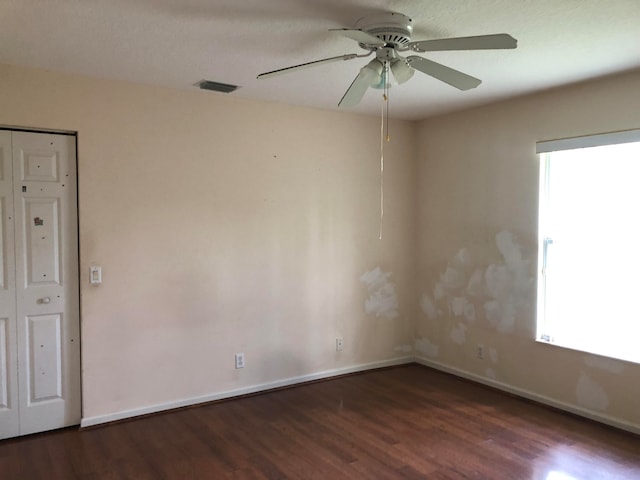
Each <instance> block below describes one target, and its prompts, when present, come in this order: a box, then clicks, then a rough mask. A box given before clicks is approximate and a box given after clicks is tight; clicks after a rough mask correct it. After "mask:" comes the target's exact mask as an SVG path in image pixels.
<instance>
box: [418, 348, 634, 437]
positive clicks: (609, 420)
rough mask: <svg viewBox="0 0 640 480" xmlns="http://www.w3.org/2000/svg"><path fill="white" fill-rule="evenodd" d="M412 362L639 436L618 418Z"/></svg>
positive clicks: (456, 370)
mask: <svg viewBox="0 0 640 480" xmlns="http://www.w3.org/2000/svg"><path fill="white" fill-rule="evenodd" d="M414 361H415V363H419V364H420V365H424V366H426V367H431V368H434V369H436V370H440V371H443V372H446V373H450V374H452V375H456V376H458V377H462V378H466V379H468V380H472V381H474V382H477V383H481V384H484V385H488V386H490V387H493V388H496V389H498V390H502V391H504V392H508V393H511V394H513V395H517V396H519V397H523V398H527V399H529V400H533V401H535V402H538V403H541V404H544V405H548V406H551V407H554V408H557V409H560V410H564V411H566V412H569V413H573V414H575V415H580V416H581V417H586V418H588V419H591V420H595V421H596V422H600V423H604V424H606V425H610V426H612V427H616V428H619V429H621V430H626V431H628V432H632V433H635V434H636V435H640V425H636V424H633V423H629V422H626V421H624V420H621V419H619V418H615V417H611V416H609V415H606V414H603V413H599V412H594V411H592V410H588V409H586V408H582V407H579V406H577V405H572V404H569V403H565V402H561V401H559V400H555V399H553V398H551V397H547V396H544V395H540V394H538V393H535V392H531V391H529V390H524V389H522V388H518V387H514V386H512V385H509V384H506V383H503V382H499V381H497V380H493V379H492V378H488V377H483V376H481V375H477V374H475V373H471V372H467V371H465V370H461V369H459V368H456V367H451V366H449V365H445V364H443V363H440V362H436V361H434V360H431V359H428V358H425V357H415V358H414Z"/></svg>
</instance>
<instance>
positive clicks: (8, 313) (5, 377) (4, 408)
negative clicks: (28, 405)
mask: <svg viewBox="0 0 640 480" xmlns="http://www.w3.org/2000/svg"><path fill="white" fill-rule="evenodd" d="M11 152H12V150H11V132H8V131H4V130H0V439H1V438H9V437H15V436H16V435H18V434H19V433H20V427H19V409H18V353H17V347H18V345H17V341H16V287H15V257H14V231H13V225H14V218H13V174H12V171H13V169H12V153H11Z"/></svg>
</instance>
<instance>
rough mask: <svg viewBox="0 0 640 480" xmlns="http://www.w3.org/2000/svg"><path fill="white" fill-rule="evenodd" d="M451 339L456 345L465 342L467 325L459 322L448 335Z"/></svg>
mask: <svg viewBox="0 0 640 480" xmlns="http://www.w3.org/2000/svg"><path fill="white" fill-rule="evenodd" d="M450 338H451V341H452V342H453V343H456V344H458V345H464V344H465V343H466V342H467V326H466V325H465V324H464V323H459V324H458V325H457V326H456V327H455V328H454V329H453V330H451V335H450Z"/></svg>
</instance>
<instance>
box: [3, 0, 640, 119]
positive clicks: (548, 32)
mask: <svg viewBox="0 0 640 480" xmlns="http://www.w3.org/2000/svg"><path fill="white" fill-rule="evenodd" d="M389 11H393V12H400V13H403V14H405V15H408V16H409V17H411V18H412V19H413V27H414V32H413V36H412V40H427V39H432V38H443V37H460V36H469V35H485V34H493V33H509V34H511V35H512V36H513V37H515V38H517V39H518V48H517V49H516V50H495V51H471V52H457V51H454V52H437V53H428V54H421V55H422V56H424V57H426V58H429V59H431V60H434V61H436V62H440V63H443V64H445V65H447V66H450V67H453V68H456V69H458V70H461V71H463V72H465V73H468V74H470V75H473V76H475V77H478V78H480V79H482V81H483V83H482V84H481V85H480V86H479V87H478V88H476V89H473V90H469V91H466V92H462V91H458V90H456V89H455V88H452V87H450V86H449V85H446V84H443V83H441V82H439V81H437V80H435V79H433V78H431V77H428V76H426V75H423V74H421V73H419V72H416V74H415V75H414V76H413V78H412V79H411V80H409V81H408V82H407V83H405V84H403V85H400V86H395V87H393V88H392V89H391V92H390V100H389V105H390V111H391V116H392V117H395V118H405V119H414V120H415V119H421V118H426V117H428V116H432V115H435V114H439V113H444V112H448V111H454V110H459V109H463V108H467V107H471V106H474V105H480V104H483V103H488V102H491V101H494V100H498V99H501V98H507V97H512V96H515V95H520V94H524V93H528V92H533V91H536V90H541V89H547V88H551V87H554V86H558V85H563V84H567V83H572V82H576V81H580V80H585V79H589V78H594V77H598V76H603V75H607V74H611V73H615V72H619V71H625V70H631V69H635V68H640V0H607V1H604V0H473V1H469V0H391V1H382V0H315V1H312V0H306V1H305V0H242V1H238V0H47V1H42V0H0V63H5V64H12V65H19V66H26V67H35V68H42V69H47V70H53V71H60V72H69V73H79V74H84V75H89V76H93V77H101V78H112V79H119V80H125V81H131V82H137V83H146V84H153V85H161V86H168V87H174V88H182V89H195V88H196V87H195V86H194V85H195V84H196V83H198V82H199V81H200V80H203V79H208V80H214V81H218V82H224V83H231V84H236V85H239V86H240V88H239V89H238V90H236V91H235V92H234V93H231V94H229V95H233V96H238V97H244V98H250V99H260V100H266V101H274V102H284V103H290V104H296V105H305V106H311V107H318V108H324V109H336V108H337V104H338V101H339V100H340V98H341V97H342V95H343V94H344V92H345V90H346V89H347V87H348V86H349V85H350V83H351V82H352V80H353V79H354V78H355V76H356V74H357V73H358V71H359V69H360V68H361V67H362V66H364V65H365V64H366V63H367V62H368V61H369V60H370V58H368V59H363V58H358V59H354V60H349V61H344V62H342V61H340V62H336V63H330V64H324V65H320V66H317V67H314V68H310V69H305V70H301V71H296V72H294V73H290V74H288V75H283V76H279V77H275V78H269V79H261V80H258V79H256V75H257V74H259V73H261V72H265V71H269V70H274V69H277V68H282V67H287V66H290V65H295V64H299V63H304V62H307V61H312V60H317V59H321V58H325V57H331V56H337V55H342V54H346V53H364V51H363V50H361V49H360V47H359V46H358V45H357V43H356V42H354V41H353V40H350V39H348V38H346V37H344V36H341V35H340V34H338V33H336V32H329V31H328V30H329V29H331V28H344V27H346V28H352V27H354V26H355V23H356V21H357V20H358V19H360V18H361V17H363V16H365V15H368V14H372V13H380V12H389ZM0 87H1V79H0ZM202 94H203V95H223V94H219V93H211V92H203V93H202ZM381 98H382V95H381V92H380V91H379V90H374V89H370V90H369V91H368V92H367V93H366V94H365V97H364V99H363V101H362V102H361V104H360V105H359V106H358V107H355V108H352V109H349V110H350V111H354V112H358V113H364V114H377V113H379V112H380V108H381V104H382V99H381Z"/></svg>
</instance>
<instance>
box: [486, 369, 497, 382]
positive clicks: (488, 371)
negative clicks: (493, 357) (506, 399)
mask: <svg viewBox="0 0 640 480" xmlns="http://www.w3.org/2000/svg"><path fill="white" fill-rule="evenodd" d="M484 374H485V376H486V377H489V378H491V379H493V380H495V379H497V378H498V375H497V374H496V371H495V370H494V369H493V368H487V369H486V370H485V371H484Z"/></svg>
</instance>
